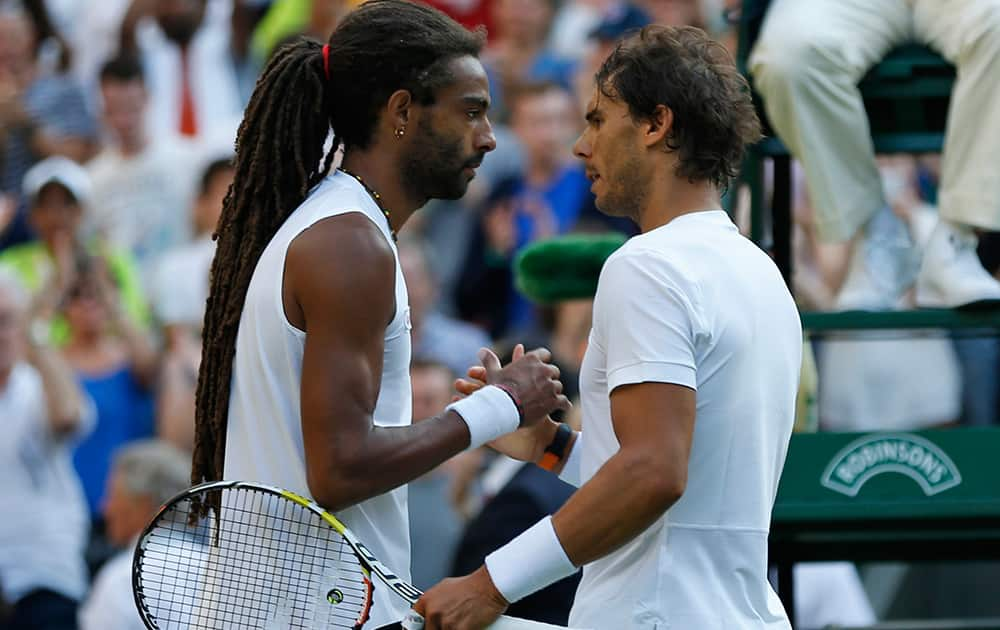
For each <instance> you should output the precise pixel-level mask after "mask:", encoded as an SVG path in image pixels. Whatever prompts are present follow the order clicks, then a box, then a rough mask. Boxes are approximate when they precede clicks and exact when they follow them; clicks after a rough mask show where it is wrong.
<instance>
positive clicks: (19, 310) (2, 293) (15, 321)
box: [0, 283, 24, 387]
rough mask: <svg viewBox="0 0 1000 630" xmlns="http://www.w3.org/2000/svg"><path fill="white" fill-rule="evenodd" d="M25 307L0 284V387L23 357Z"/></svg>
mask: <svg viewBox="0 0 1000 630" xmlns="http://www.w3.org/2000/svg"><path fill="white" fill-rule="evenodd" d="M23 317H24V305H23V304H21V303H20V302H19V301H18V296H16V295H14V292H13V291H12V290H11V289H10V288H9V287H7V286H5V285H4V284H2V283H0V387H2V386H3V384H4V383H3V381H4V380H5V379H6V378H7V375H8V374H9V373H10V371H11V369H13V367H14V364H15V363H17V361H18V359H19V358H20V356H21V350H22V347H21V344H22V343H23V339H22V335H23V333H24V327H23V322H22V318H23Z"/></svg>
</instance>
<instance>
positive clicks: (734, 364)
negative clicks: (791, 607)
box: [569, 211, 802, 630]
mask: <svg viewBox="0 0 1000 630" xmlns="http://www.w3.org/2000/svg"><path fill="white" fill-rule="evenodd" d="M801 354H802V332H801V327H800V322H799V316H798V311H797V310H796V307H795V304H794V303H793V301H792V298H791V296H790V295H789V293H788V289H787V288H786V287H785V283H784V281H783V280H782V278H781V275H780V274H779V272H778V270H777V268H776V267H775V265H774V263H773V262H772V261H771V260H770V259H769V258H768V257H767V255H766V254H764V253H763V252H762V251H761V250H760V249H758V248H757V247H756V246H755V245H754V244H753V243H751V242H750V241H749V240H747V239H745V238H744V237H743V236H741V235H740V234H739V232H738V231H737V229H736V227H735V226H734V225H733V223H732V222H731V221H730V220H729V217H728V216H727V215H726V214H725V213H724V212H722V211H708V212H697V213H692V214H687V215H683V216H680V217H678V218H676V219H674V220H673V221H671V222H670V223H668V224H667V225H665V226H662V227H660V228H657V229H655V230H652V231H651V232H648V233H646V234H642V235H640V236H636V237H634V238H632V239H631V240H629V241H628V242H627V243H625V245H623V246H622V247H621V249H619V250H618V251H617V252H615V253H614V254H613V255H612V256H611V257H610V258H609V259H608V261H607V263H606V264H605V266H604V269H603V271H602V272H601V277H600V281H599V283H598V288H597V296H596V298H595V302H594V322H593V327H592V329H591V334H590V343H589V346H588V348H587V353H586V355H585V357H584V361H583V367H582V370H581V374H580V393H581V399H582V400H581V404H582V409H583V432H584V436H585V439H583V440H582V442H581V443H582V448H583V450H582V451H581V474H582V478H583V480H584V481H586V480H587V479H589V478H590V477H592V476H593V475H594V474H595V473H596V472H597V470H598V469H599V468H600V467H601V466H602V465H603V464H604V463H605V462H606V461H607V460H608V459H609V458H611V457H612V456H613V455H614V454H615V453H616V452H617V451H618V449H619V443H618V440H617V438H616V437H615V432H614V426H613V424H612V420H611V404H610V400H609V397H610V394H611V392H612V391H613V390H614V389H615V388H616V387H619V386H621V385H626V384H632V383H641V382H661V383H675V384H678V385H683V386H686V387H690V388H692V389H696V390H697V412H696V417H695V427H694V436H693V443H692V447H691V456H690V462H689V464H688V477H687V488H686V490H685V492H684V495H683V496H682V497H681V498H680V500H678V501H677V503H675V504H674V505H673V506H672V507H671V508H670V509H669V510H668V511H667V512H666V513H665V514H664V515H663V516H662V517H661V518H660V519H659V520H657V521H656V522H655V523H654V524H653V525H651V526H650V527H649V528H648V529H647V530H646V531H645V532H643V533H642V534H641V535H639V536H638V537H637V538H635V539H634V540H632V541H631V542H630V543H628V544H627V545H625V546H624V547H622V548H621V549H619V550H618V551H616V552H614V553H612V554H610V555H608V556H606V557H604V558H602V559H600V560H597V561H595V562H593V563H591V564H588V565H587V566H586V567H584V571H583V579H582V581H581V583H580V588H579V590H578V592H577V596H576V600H575V602H574V605H573V610H572V613H571V615H570V624H569V625H570V626H573V627H581V628H622V629H625V628H629V629H636V630H638V629H642V630H647V629H648V630H652V629H654V628H655V629H658V630H663V629H665V628H698V629H699V630H716V629H717V630H731V629H733V628H740V629H741V630H745V629H750V628H754V629H756V628H768V629H772V628H773V629H777V628H782V629H784V628H789V627H790V626H789V623H788V620H787V617H786V615H785V611H784V609H783V607H782V605H781V602H780V601H779V600H778V597H777V595H776V594H775V593H774V591H773V589H772V588H771V586H770V585H769V583H768V581H767V535H768V528H769V525H770V515H771V508H772V506H773V503H774V497H775V494H776V492H777V487H778V478H779V476H780V473H781V469H782V466H783V464H784V460H785V452H786V450H787V447H788V440H789V437H790V436H791V431H792V423H793V420H794V412H795V394H796V390H797V383H798V377H799V368H800V364H801ZM652 412H653V411H652V410H651V413H652Z"/></svg>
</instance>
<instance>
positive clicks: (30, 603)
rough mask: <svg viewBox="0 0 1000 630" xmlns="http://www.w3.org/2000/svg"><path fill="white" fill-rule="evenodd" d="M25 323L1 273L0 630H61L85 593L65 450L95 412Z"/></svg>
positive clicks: (22, 304)
mask: <svg viewBox="0 0 1000 630" xmlns="http://www.w3.org/2000/svg"><path fill="white" fill-rule="evenodd" d="M31 316H32V314H29V296H28V294H27V292H26V291H25V290H24V289H23V287H21V286H20V283H19V282H18V281H17V279H16V277H14V276H13V274H11V273H10V272H9V271H7V270H3V269H0V483H2V484H3V488H2V490H3V491H2V492H0V514H3V518H0V589H2V592H0V595H2V598H0V599H2V600H4V601H5V602H7V603H8V604H9V606H10V608H9V610H6V611H5V610H3V608H0V628H4V629H5V630H6V629H11V630H13V629H18V630H20V629H22V628H32V629H33V630H66V629H71V628H75V616H76V607H77V602H78V601H79V600H80V599H81V598H82V597H83V595H84V593H85V592H86V590H87V570H86V566H85V564H84V559H83V552H84V545H85V543H86V539H87V529H88V527H89V520H88V518H87V506H86V503H85V501H84V498H83V492H82V490H81V488H80V481H79V479H78V478H77V476H76V473H75V471H74V470H73V465H72V463H71V462H70V450H71V449H72V447H73V444H74V443H75V442H76V441H77V440H79V439H80V437H81V436H83V435H85V434H86V433H87V432H88V431H89V430H90V428H91V427H92V426H93V423H94V412H93V408H92V405H90V404H89V403H88V401H87V399H86V397H85V396H84V394H83V392H82V391H81V390H80V387H79V386H78V385H77V384H76V382H75V380H74V379H73V374H72V372H71V371H70V369H69V368H68V367H67V366H66V365H65V364H64V363H63V361H62V359H61V358H60V357H59V354H58V352H56V351H54V350H53V349H52V348H50V347H48V346H47V345H46V341H47V337H46V335H44V334H42V335H38V334H34V333H32V332H31V331H32V328H31V327H30V323H29V322H30V321H31Z"/></svg>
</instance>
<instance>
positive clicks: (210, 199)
mask: <svg viewBox="0 0 1000 630" xmlns="http://www.w3.org/2000/svg"><path fill="white" fill-rule="evenodd" d="M232 182H233V166H232V160H231V159H229V158H225V159H219V160H215V161H213V162H211V163H210V164H209V165H208V166H207V167H206V168H205V172H204V173H203V174H202V178H201V188H200V190H199V193H198V198H197V199H196V200H195V203H194V206H193V208H192V213H191V223H192V227H193V231H194V233H195V240H194V241H193V242H191V243H189V244H187V245H182V246H180V247H178V248H175V249H172V250H170V251H169V252H167V253H166V255H164V256H163V258H162V259H161V260H160V261H159V263H158V264H157V266H156V270H155V273H154V275H153V281H152V287H151V291H150V295H151V300H152V303H153V313H154V314H155V316H156V319H157V320H158V321H159V322H160V323H161V324H162V325H163V332H164V340H165V342H166V353H165V354H164V357H163V365H162V369H161V371H160V379H159V386H158V388H157V391H158V395H157V400H156V427H157V430H156V433H157V435H159V436H160V437H161V438H163V439H165V440H167V441H169V442H171V443H172V444H174V445H176V446H178V447H180V448H183V449H188V450H190V449H192V448H194V403H195V388H196V387H197V385H198V366H199V365H200V364H201V327H202V322H203V321H204V318H205V302H206V300H207V299H208V276H209V271H210V269H211V266H212V259H213V258H214V256H215V241H214V240H212V234H213V233H214V232H215V226H216V224H218V222H219V215H220V214H221V213H222V203H223V200H224V199H225V197H226V193H227V192H228V191H229V186H230V184H232Z"/></svg>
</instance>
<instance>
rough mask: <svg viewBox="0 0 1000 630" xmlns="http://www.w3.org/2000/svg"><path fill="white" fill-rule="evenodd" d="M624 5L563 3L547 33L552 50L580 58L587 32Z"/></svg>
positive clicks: (603, 0)
mask: <svg viewBox="0 0 1000 630" xmlns="http://www.w3.org/2000/svg"><path fill="white" fill-rule="evenodd" d="M624 6H627V5H624V4H622V3H621V2H618V0H571V1H570V2H564V3H562V5H561V6H560V7H559V10H558V11H557V12H556V17H555V19H554V20H553V22H552V31H551V34H550V36H549V42H550V45H551V47H552V52H553V53H555V54H556V55H559V56H560V57H564V58H566V59H572V60H573V61H575V62H580V61H583V60H584V59H585V58H586V57H587V55H588V53H589V47H588V46H586V45H581V44H583V43H584V42H586V40H587V35H588V33H590V32H591V31H592V30H593V29H594V28H595V27H597V25H598V24H600V23H601V22H602V21H603V20H605V19H607V18H608V17H609V16H611V15H613V14H616V13H620V12H621V9H622V7H624ZM591 74H593V73H591Z"/></svg>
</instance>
